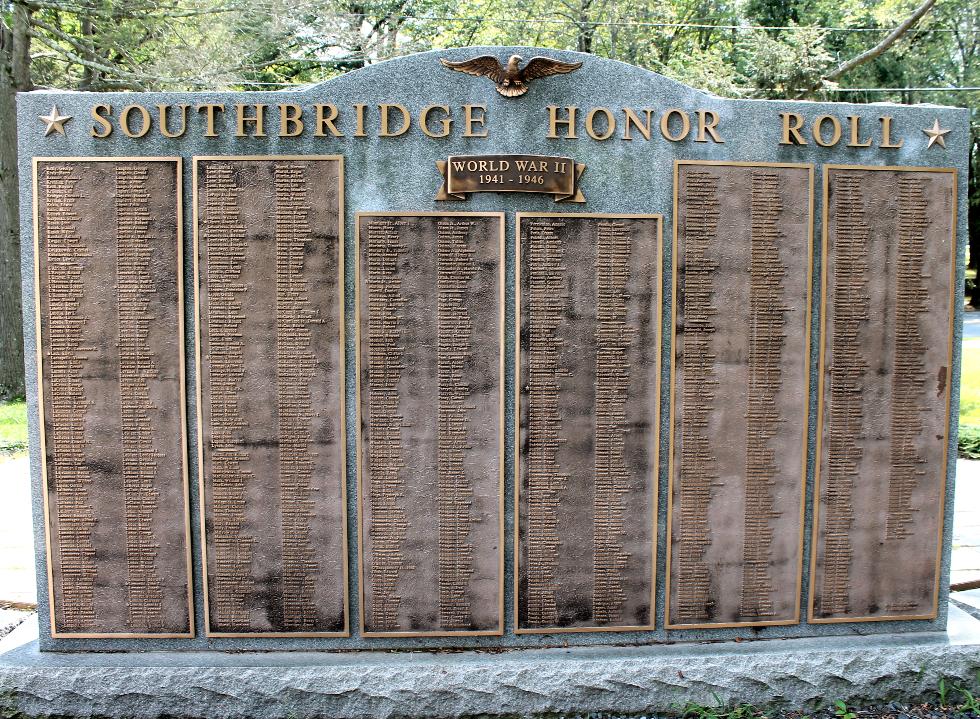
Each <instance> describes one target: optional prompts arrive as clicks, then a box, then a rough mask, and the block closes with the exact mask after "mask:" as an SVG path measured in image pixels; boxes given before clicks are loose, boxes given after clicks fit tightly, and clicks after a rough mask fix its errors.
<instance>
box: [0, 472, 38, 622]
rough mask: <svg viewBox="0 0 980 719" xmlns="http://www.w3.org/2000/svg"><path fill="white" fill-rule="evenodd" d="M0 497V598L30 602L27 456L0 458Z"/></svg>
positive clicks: (31, 557)
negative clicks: (0, 499)
mask: <svg viewBox="0 0 980 719" xmlns="http://www.w3.org/2000/svg"><path fill="white" fill-rule="evenodd" d="M0 498H2V501H0V601H7V602H34V601H36V599H37V590H36V589H35V583H34V550H33V544H34V540H33V534H32V526H33V522H32V521H31V485H30V465H29V463H28V460H27V457H17V458H15V459H5V458H0ZM2 623H3V622H2V618H0V624H2Z"/></svg>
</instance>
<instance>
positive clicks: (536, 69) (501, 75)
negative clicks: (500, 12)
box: [440, 55, 582, 97]
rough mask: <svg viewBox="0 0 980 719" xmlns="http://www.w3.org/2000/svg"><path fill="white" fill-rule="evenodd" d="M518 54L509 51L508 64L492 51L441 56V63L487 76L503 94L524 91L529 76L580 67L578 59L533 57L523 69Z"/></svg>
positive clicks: (535, 78) (543, 75)
mask: <svg viewBox="0 0 980 719" xmlns="http://www.w3.org/2000/svg"><path fill="white" fill-rule="evenodd" d="M523 59H524V58H522V57H521V56H520V55H511V56H510V60H508V61H507V67H504V66H503V65H501V64H500V61H499V60H498V59H497V58H495V57H494V56H493V55H481V56H480V57H474V58H473V59H472V60H463V61H462V62H450V61H449V60H445V59H441V60H440V61H441V62H442V64H443V65H445V66H446V67H448V68H449V69H451V70H455V71H456V72H465V73H466V74H467V75H474V76H476V77H488V78H490V79H491V80H493V83H494V84H495V85H496V86H497V92H499V93H500V94H501V95H503V96H505V97H518V96H519V95H523V94H524V93H525V92H527V89H528V85H529V83H530V82H531V80H537V79H538V78H540V77H548V76H549V75H565V74H567V73H570V72H572V71H573V70H578V69H579V68H580V67H582V63H580V62H561V61H560V60H552V59H551V58H548V57H532V58H531V59H530V60H528V62H527V65H525V66H524V68H523V69H521V68H520V64H521V60H523Z"/></svg>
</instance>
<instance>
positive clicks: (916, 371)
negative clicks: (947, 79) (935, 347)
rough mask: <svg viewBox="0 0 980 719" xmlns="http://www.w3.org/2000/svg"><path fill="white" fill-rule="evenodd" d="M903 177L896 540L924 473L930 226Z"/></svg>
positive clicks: (894, 416)
mask: <svg viewBox="0 0 980 719" xmlns="http://www.w3.org/2000/svg"><path fill="white" fill-rule="evenodd" d="M902 174H903V176H902V177H899V179H898V248H897V251H898V262H897V265H896V269H895V274H896V287H895V360H894V362H895V364H894V370H893V374H892V407H891V423H890V434H891V443H890V453H889V454H890V460H891V461H890V465H891V467H890V472H889V478H888V513H887V515H886V518H885V540H886V541H887V542H889V543H900V542H901V540H903V539H906V538H908V537H911V536H912V531H911V530H912V525H913V522H914V519H913V512H914V511H915V510H914V508H913V506H912V496H913V492H914V490H915V489H916V487H917V485H918V484H919V482H920V481H921V479H922V477H924V476H925V475H926V471H925V464H926V460H925V458H924V457H923V456H922V454H921V452H920V450H919V447H918V444H919V441H920V436H921V434H922V430H923V422H922V413H923V412H924V411H927V409H928V405H927V404H926V396H925V395H926V391H925V384H926V369H925V362H924V359H923V358H924V357H925V355H926V350H927V347H926V345H925V342H924V340H923V336H922V330H921V328H920V324H919V322H920V318H923V317H924V316H927V313H928V311H929V307H928V303H927V298H928V296H929V295H928V292H929V288H928V287H927V285H926V282H925V279H926V278H924V277H923V274H922V272H923V270H922V268H923V260H924V255H925V242H926V238H925V232H926V229H927V228H928V226H929V218H928V215H927V212H928V203H927V202H926V199H925V197H924V192H923V190H924V188H923V184H924V183H923V180H922V179H921V178H919V177H914V176H908V175H907V173H902ZM917 606H918V603H917V602H916V601H914V600H910V601H904V602H903V601H892V602H890V603H888V604H887V605H886V610H887V611H888V612H889V613H898V612H908V611H912V610H914V609H915V608H916V607H917Z"/></svg>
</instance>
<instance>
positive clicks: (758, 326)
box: [739, 169, 788, 619]
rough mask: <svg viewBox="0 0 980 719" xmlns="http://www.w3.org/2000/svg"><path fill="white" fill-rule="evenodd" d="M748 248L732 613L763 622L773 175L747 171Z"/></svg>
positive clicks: (772, 341)
mask: <svg viewBox="0 0 980 719" xmlns="http://www.w3.org/2000/svg"><path fill="white" fill-rule="evenodd" d="M751 176H752V177H751V181H752V194H751V222H752V225H751V226H752V230H751V233H752V236H751V251H750V259H749V276H750V285H749V338H750V339H749V367H748V371H749V379H748V397H747V407H746V411H745V420H746V422H745V427H746V459H745V529H744V539H743V566H742V595H741V603H740V609H739V614H740V615H741V616H742V617H747V618H753V619H765V618H767V617H772V616H773V615H774V614H775V611H774V609H773V602H772V593H773V589H774V587H773V578H772V575H771V571H770V569H771V559H772V542H773V532H774V529H773V526H772V520H773V519H775V518H776V517H778V513H777V512H776V511H775V507H774V500H775V497H774V489H775V486H776V482H777V478H778V475H779V465H778V459H779V458H778V457H777V456H776V450H775V448H774V447H773V446H772V441H773V439H774V438H776V437H777V435H778V434H779V432H780V424H782V422H783V420H782V418H781V416H780V412H779V407H778V405H777V403H776V396H777V394H778V393H779V390H780V388H781V386H782V361H781V360H782V354H783V346H784V344H785V342H786V332H785V328H786V313H787V311H788V308H787V306H786V298H785V288H784V284H783V280H784V278H785V276H786V268H785V266H784V265H783V264H782V262H781V261H780V258H779V245H780V241H781V240H782V239H783V234H782V233H781V232H780V230H779V224H778V221H779V216H780V213H781V212H782V210H783V203H782V200H781V198H780V194H779V180H780V177H779V175H778V174H777V173H775V172H771V171H767V170H755V169H754V170H752V173H751Z"/></svg>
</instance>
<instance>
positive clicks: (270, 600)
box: [194, 156, 348, 636]
mask: <svg viewBox="0 0 980 719" xmlns="http://www.w3.org/2000/svg"><path fill="white" fill-rule="evenodd" d="M194 183H195V193H194V194H195V196H194V227H195V238H194V239H195V252H196V256H197V269H198V273H197V274H198V277H197V282H198V293H199V295H198V301H199V308H198V323H199V341H198V351H199V353H200V357H199V360H198V366H199V368H200V373H199V376H200V381H199V383H198V388H199V392H200V396H199V399H198V408H199V415H200V419H199V428H200V433H201V435H200V447H201V455H202V456H201V468H202V472H201V495H202V501H201V503H202V506H203V508H204V509H203V522H204V534H205V542H204V561H205V572H206V580H205V589H206V597H207V601H208V606H207V621H208V627H207V628H208V633H209V635H211V636H229V635H230V636H235V635H255V634H266V635H268V634H285V635H289V636H294V635H302V636H329V635H334V636H336V635H345V634H346V633H347V631H348V620H347V562H346V537H347V535H346V501H345V482H344V447H345V442H344V420H343V417H344V413H343V387H344V374H343V372H344V350H343V282H342V272H343V245H344V243H343V219H342V218H343V189H342V188H343V166H342V160H341V159H340V158H338V157H317V156H299V157H277V156H270V157H262V158H255V157H238V158H236V157H221V158H216V157H196V158H194Z"/></svg>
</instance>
